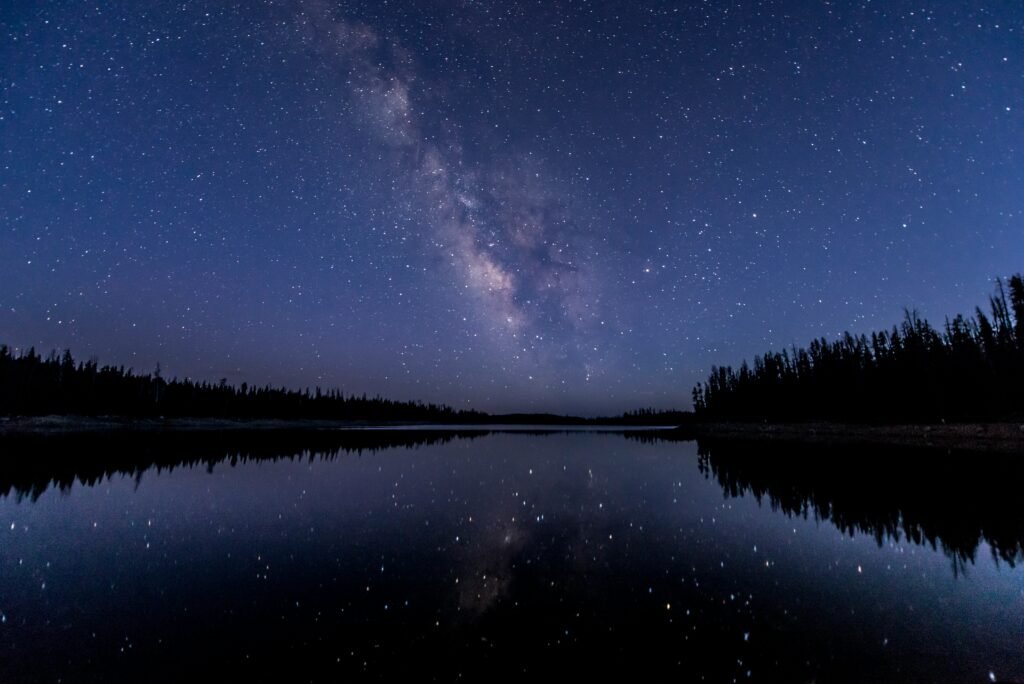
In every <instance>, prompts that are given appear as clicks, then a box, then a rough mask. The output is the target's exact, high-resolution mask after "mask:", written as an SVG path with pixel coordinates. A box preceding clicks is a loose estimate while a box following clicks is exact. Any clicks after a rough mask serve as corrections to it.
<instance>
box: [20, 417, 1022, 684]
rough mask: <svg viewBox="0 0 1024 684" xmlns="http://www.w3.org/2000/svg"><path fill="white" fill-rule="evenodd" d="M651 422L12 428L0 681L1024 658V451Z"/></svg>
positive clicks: (729, 674)
mask: <svg viewBox="0 0 1024 684" xmlns="http://www.w3.org/2000/svg"><path fill="white" fill-rule="evenodd" d="M634 437H636V439H634V440H633V441H628V440H625V439H623V438H622V437H621V436H617V435H606V434H603V435H599V434H571V435H570V434H546V433H545V434H543V435H542V434H522V433H519V434H505V433H499V432H489V433H487V432H478V431H465V432H455V433H446V432H437V431H428V430H424V431H415V432H410V431H403V432H389V431H367V432H353V433H342V434H339V433H316V432H301V433H296V434H291V435H288V434H284V433H249V434H234V435H225V434H216V435H211V434H202V433H191V434H189V433H182V434H176V435H162V436H160V437H159V438H158V439H155V440H154V439H153V438H152V436H147V435H120V436H117V437H114V436H112V435H93V436H91V437H88V438H86V439H84V440H83V438H81V437H74V438H68V437H62V438H52V437H51V438H41V437H34V438H22V439H21V440H20V441H10V440H8V441H5V442H4V443H3V444H0V449H2V450H3V453H4V456H5V457H4V459H3V465H2V467H0V491H2V492H6V493H7V496H6V497H0V522H2V524H3V527H2V529H0V535H3V536H2V537H0V616H2V620H3V622H2V624H0V680H4V681H53V680H58V679H61V678H63V679H65V680H74V681H111V680H123V681H141V680H145V681H176V680H177V681H180V679H181V678H183V677H184V676H186V675H187V673H189V672H193V673H194V672H195V671H196V669H197V668H200V667H205V666H207V665H219V666H222V667H228V668H231V670H230V671H231V672H232V673H233V674H234V676H233V677H232V678H235V679H243V678H245V679H252V680H255V681H260V680H273V679H288V680H296V679H308V680H314V681H320V680H324V679H326V680H328V681H336V680H338V679H345V678H348V679H360V680H361V679H372V678H382V679H384V678H396V677H407V678H413V677H414V678H416V679H417V680H421V679H428V680H429V679H434V680H441V681H452V680H455V679H459V678H464V679H483V678H488V679H494V678H498V679H502V678H512V679H515V678H522V677H523V676H524V675H525V676H531V675H533V674H534V673H536V674H537V675H541V674H546V675H548V676H561V677H573V678H580V677H588V676H595V677H596V676H600V677H602V678H608V677H617V676H618V677H627V676H628V677H633V678H635V677H637V676H640V677H644V676H645V675H646V676H647V677H648V678H653V679H657V680H661V679H665V678H669V677H671V678H673V679H684V680H696V681H699V680H701V679H702V678H703V679H704V680H706V681H733V680H737V681H747V680H751V681H756V680H758V679H760V680H768V681H796V682H804V681H964V682H968V681H984V680H986V679H988V674H989V672H992V673H993V674H994V675H996V676H997V677H1006V676H1007V675H1011V676H1017V677H1018V678H1020V677H1022V676H1024V656H1022V654H1021V648H1020V646H1021V644H1022V643H1024V625H1022V623H1021V620H1020V616H1021V615H1022V614H1024V591H1022V587H1024V583H1022V581H1021V576H1020V569H1019V568H1014V567H1012V566H1011V565H1010V564H1009V563H1010V562H1011V561H1012V562H1014V563H1015V562H1017V561H1019V560H1020V545H1021V542H1020V539H1021V535H1020V533H1019V530H1020V528H1019V525H1018V524H1019V523H1020V518H1021V516H1020V514H1019V513H1015V512H1011V513H1012V514H1011V515H1008V516H1007V519H1006V520H1002V521H1000V520H999V516H1000V515H1001V512H1002V513H1005V512H1007V511H1008V510H1009V508H1008V507H1007V506H1005V505H1002V504H1000V505H996V504H991V505H980V506H974V503H973V502H974V500H975V499H978V498H981V496H980V495H975V494H973V493H972V494H970V495H968V494H965V493H964V492H963V491H961V492H960V493H959V494H956V495H955V496H954V493H955V492H956V491H957V489H956V487H954V485H955V484H957V483H959V484H960V485H961V486H963V487H966V488H967V489H970V490H971V491H972V492H973V489H974V488H975V487H977V486H980V485H981V484H983V483H984V482H985V481H984V478H981V476H980V474H979V475H972V476H970V478H966V477H958V476H957V472H956V469H955V468H954V465H962V464H963V463H965V462H966V463H969V464H970V465H972V466H973V468H974V471H975V472H976V473H981V472H989V473H990V474H991V473H997V474H998V475H999V477H1000V479H1002V480H1003V482H1000V483H998V484H996V483H993V482H988V483H987V486H988V489H987V490H986V491H987V492H989V493H992V494H994V495H996V496H1000V495H1005V494H1007V493H1008V492H1009V491H1011V490H1012V481H1013V480H1012V478H1013V477H1015V475H1014V471H1013V470H1012V469H1011V465H1012V464H1011V463H1009V462H1006V463H1005V464H1003V465H999V466H998V467H997V466H995V465H989V462H988V461H986V465H985V467H984V468H982V467H980V462H979V461H978V460H977V459H974V460H967V461H965V460H964V459H966V458H967V457H966V456H958V455H954V456H952V457H951V456H942V457H941V458H939V457H935V458H937V459H938V461H939V462H941V463H947V461H948V465H943V466H941V468H940V470H941V469H942V468H948V470H949V472H948V473H946V474H943V475H941V476H937V479H934V480H933V479H932V478H931V477H930V476H928V475H926V474H925V473H926V472H927V470H926V464H927V463H928V461H926V460H922V459H923V458H924V457H923V456H922V455H920V454H908V453H906V452H900V453H895V452H893V453H872V454H869V455H867V456H865V455H864V454H863V453H861V454H859V457H858V454H857V452H850V453H843V452H834V451H828V452H825V453H821V452H807V453H802V452H799V451H793V450H783V451H778V450H776V449H775V447H771V450H770V451H769V450H766V449H767V447H765V446H764V445H754V446H749V445H739V446H737V445H728V444H721V445H720V444H701V445H700V449H699V451H698V448H697V445H695V444H694V443H692V442H690V443H674V442H670V441H664V440H662V439H653V438H652V435H650V434H645V435H643V441H637V440H638V439H640V437H639V436H636V435H634ZM855 457H857V458H855ZM858 458H859V460H858ZM986 458H987V457H986ZM815 459H817V461H819V462H820V461H823V460H827V461H828V463H830V464H831V466H832V468H834V473H835V474H832V475H830V472H833V470H832V469H830V468H829V467H826V466H824V465H815V464H814V463H813V461H815ZM943 459H946V460H943ZM801 463H803V464H804V465H803V467H801V466H800V464H801ZM991 463H992V464H994V463H996V461H992V462H991ZM1000 463H1002V462H1000ZM772 464H777V465H778V467H777V468H773V467H771V465H772ZM844 464H845V465H844ZM229 466H230V467H229ZM871 468H876V469H878V470H876V471H875V472H874V473H873V474H874V478H872V477H871V476H870V475H871ZM858 469H861V470H862V472H863V474H862V475H853V474H852V471H855V470H858ZM882 472H884V473H886V475H885V476H882V475H880V473H882ZM943 472H945V471H943ZM961 475H962V474H961ZM1018 475H1019V473H1018ZM915 477H916V479H915ZM971 478H974V479H971ZM879 480H884V481H885V482H887V483H888V484H885V483H882V482H880V481H879ZM1017 481H1019V479H1018V480H1017ZM915 483H927V484H929V485H930V486H931V488H932V490H933V493H932V494H927V495H925V494H922V493H921V492H920V491H918V490H920V487H914V486H913V485H914V484H915ZM858 486H860V487H863V488H864V489H861V490H858ZM723 492H724V494H725V496H724V497H723ZM865 492H867V496H868V497H870V498H872V501H871V502H868V503H863V502H861V503H858V501H859V500H860V499H862V498H865V497H864V494H865ZM951 498H953V499H956V500H957V501H959V502H960V503H962V504H964V505H965V506H968V507H971V508H972V511H971V512H969V513H968V512H965V511H963V510H960V512H959V516H957V510H959V509H954V511H952V512H938V510H937V508H941V506H940V504H943V505H948V501H949V500H950V499H951ZM762 502H765V503H767V504H769V505H762ZM773 509H774V510H773ZM974 509H976V510H974ZM957 519H959V520H960V521H961V523H962V524H961V525H959V526H958V525H957V523H956V520H957ZM824 521H827V522H824ZM963 521H966V522H963ZM1008 521H1009V522H1008ZM1012 521H1016V522H1017V523H1018V524H1013V522H1012ZM836 528H838V529H839V530H842V532H838V531H837V529H836ZM1015 531H1016V532H1015ZM862 532H864V533H868V534H861V533H862ZM868 535H870V536H868ZM876 542H877V543H876ZM922 542H924V543H925V545H923V546H922V545H920V544H921V543H922ZM984 544H990V545H992V547H993V549H994V551H993V553H994V554H995V557H996V558H998V559H999V563H998V564H996V563H992V562H990V561H989V559H988V554H987V552H984V553H983V552H981V551H980V549H981V548H982V545H984ZM931 545H935V546H936V547H937V548H939V549H943V550H945V552H946V553H947V554H952V557H954V558H957V559H960V562H961V565H963V563H964V562H965V561H966V560H972V561H973V562H974V565H973V566H972V567H971V572H969V573H968V575H967V576H966V577H963V576H961V577H959V578H954V577H953V575H952V573H950V572H949V570H948V558H947V557H946V556H943V555H941V554H939V553H935V552H933V551H932V550H931ZM52 653H58V654H59V657H51V656H50V654H52Z"/></svg>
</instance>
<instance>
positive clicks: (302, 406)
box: [0, 345, 486, 423]
mask: <svg viewBox="0 0 1024 684" xmlns="http://www.w3.org/2000/svg"><path fill="white" fill-rule="evenodd" d="M0 415H17V416H40V415H79V416H126V417H159V416H162V417H189V418H243V419H251V418H274V419H300V418H301V419H319V420H340V421H368V422H373V421H381V422H383V421H388V422H437V423H452V422H478V421H479V420H481V419H482V418H483V417H484V416H485V415H486V414H482V413H480V412H478V411H467V410H456V409H453V408H451V407H449V406H444V405H440V404H424V403H422V402H415V401H392V400H390V399H382V398H381V397H372V398H368V397H367V396H366V395H365V394H364V395H362V396H355V395H345V394H343V393H342V392H341V391H340V390H337V389H333V390H329V391H326V392H325V391H323V390H321V389H320V388H319V387H317V388H316V389H315V390H313V391H310V390H309V389H308V388H307V389H305V390H302V391H299V390H289V389H284V388H275V387H270V386H269V385H267V386H264V387H252V386H249V385H248V384H246V383H244V382H243V383H242V384H241V385H240V386H238V387H236V386H234V385H230V384H228V383H227V381H226V380H221V381H220V382H219V383H216V384H214V383H209V382H196V381H194V380H189V379H185V380H178V379H173V380H169V381H168V380H165V379H164V378H163V377H162V376H161V374H160V370H159V366H158V367H157V370H156V372H154V373H152V374H136V373H135V372H134V371H132V369H130V368H129V369H125V367H124V366H119V367H114V366H102V367H101V366H99V365H98V364H97V362H96V361H95V360H89V361H85V362H76V361H75V360H74V358H72V356H71V352H70V351H65V352H64V353H63V355H58V354H57V353H56V352H51V353H50V355H49V356H47V357H46V358H43V357H42V356H40V355H39V354H38V353H37V352H36V351H35V349H29V350H28V351H26V352H24V353H22V354H18V353H15V352H13V351H12V350H11V349H10V348H9V347H8V346H7V345H0Z"/></svg>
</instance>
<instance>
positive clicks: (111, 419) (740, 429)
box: [0, 416, 1024, 453]
mask: <svg viewBox="0 0 1024 684" xmlns="http://www.w3.org/2000/svg"><path fill="white" fill-rule="evenodd" d="M363 429H371V430H381V431H388V430H395V431H411V430H412V431H414V430H430V431H438V432H445V431H451V432H466V431H503V430H507V431H515V430H539V431H564V430H571V431H584V432H588V431H601V432H634V431H636V432H650V433H655V434H657V435H659V436H663V437H665V438H666V439H669V440H696V439H702V440H705V439H707V440H715V439H722V440H730V441H736V440H751V441H760V440H773V441H779V442H800V443H812V444H865V445H870V444H879V445H882V444H887V445H903V446H923V447H937V448H948V449H980V450H987V451H1019V452H1021V453H1024V423H1017V422H1013V423H1009V422H1000V423H948V424H914V425H877V424H874V425H873V424H854V423H828V422H814V423H753V422H715V423H691V424H689V425H683V426H679V427H673V426H641V425H613V424H586V423H583V424H581V423H566V424H556V423H550V424H541V423H530V422H523V423H516V422H504V423H503V422H499V421H496V422H483V423H451V424H446V423H436V422H426V423H414V422H408V421H406V422H383V421H381V422H367V421H337V420H313V419H310V420H272V419H250V420H247V419H230V418H166V419H161V418H130V417H119V416H97V417H89V416H31V417H5V418H0V435H12V436H13V435H74V434H92V433H104V432H118V433H147V434H154V433H161V432H174V433H180V432H216V433H231V432H262V431H267V432H306V431H308V432H319V431H337V430H363Z"/></svg>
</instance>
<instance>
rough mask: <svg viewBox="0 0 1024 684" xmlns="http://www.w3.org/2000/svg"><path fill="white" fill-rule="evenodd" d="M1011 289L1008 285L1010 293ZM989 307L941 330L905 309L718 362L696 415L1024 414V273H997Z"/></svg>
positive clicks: (902, 417) (871, 417) (700, 391)
mask: <svg viewBox="0 0 1024 684" xmlns="http://www.w3.org/2000/svg"><path fill="white" fill-rule="evenodd" d="M1007 290H1009V292H1008V293H1007ZM989 310H990V313H988V314H986V313H985V312H984V311H982V309H981V308H980V307H978V308H977V309H976V310H975V314H974V316H972V317H970V318H964V316H962V315H958V316H957V317H956V318H954V319H952V320H949V319H948V318H947V320H946V322H945V325H944V326H943V329H942V330H941V331H940V330H936V329H935V328H934V327H933V326H932V325H931V324H929V323H928V321H927V320H924V319H921V318H919V317H918V316H917V314H916V313H914V312H907V314H906V318H905V320H904V321H903V323H902V325H900V326H894V327H893V329H892V330H890V331H880V332H875V333H872V334H871V335H870V337H869V336H867V335H861V336H859V337H854V336H853V335H851V334H850V333H846V334H845V335H844V336H843V337H842V339H839V340H835V341H832V342H829V341H828V340H826V339H825V338H821V339H819V340H815V341H813V342H811V344H810V345H809V346H808V347H807V348H806V349H803V348H801V349H797V348H795V347H794V348H793V349H792V350H789V351H787V350H783V351H781V352H768V353H766V354H765V355H763V356H757V357H755V358H754V363H753V366H748V365H747V363H746V361H744V362H743V364H742V365H741V366H740V368H739V369H738V370H735V369H733V368H732V367H729V366H726V367H712V369H711V375H710V377H709V378H708V380H707V382H705V383H703V384H698V385H697V386H696V387H695V388H694V390H693V403H694V409H695V412H696V416H697V418H698V419H699V420H704V421H715V420H757V421H761V420H770V421H805V420H840V421H865V422H871V421H881V422H894V421H911V422H914V421H937V420H940V419H945V420H951V421H971V420H982V421H991V420H1015V419H1020V418H1022V417H1024V279H1022V277H1021V275H1020V274H1017V275H1014V276H1012V277H1011V278H1010V279H1009V281H1008V283H1007V285H1006V286H1004V284H1003V281H1002V280H997V281H996V293H995V294H994V295H992V296H990V297H989Z"/></svg>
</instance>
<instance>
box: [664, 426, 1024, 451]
mask: <svg viewBox="0 0 1024 684" xmlns="http://www.w3.org/2000/svg"><path fill="white" fill-rule="evenodd" d="M672 432H673V434H675V435H678V437H679V438H692V439H724V440H769V441H779V442H801V443H811V444H863V445H871V444H876V445H883V444H886V445H896V446H916V447H935V448H947V449H975V450H987V451H1019V452H1022V453H1024V424H1022V423H1016V422H1013V423H1005V422H1003V423H922V424H902V425H877V424H875V425H873V424H855V423H823V422H818V423H704V424H693V425H687V426H682V427H679V428H676V429H675V430H673V431H672Z"/></svg>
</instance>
